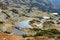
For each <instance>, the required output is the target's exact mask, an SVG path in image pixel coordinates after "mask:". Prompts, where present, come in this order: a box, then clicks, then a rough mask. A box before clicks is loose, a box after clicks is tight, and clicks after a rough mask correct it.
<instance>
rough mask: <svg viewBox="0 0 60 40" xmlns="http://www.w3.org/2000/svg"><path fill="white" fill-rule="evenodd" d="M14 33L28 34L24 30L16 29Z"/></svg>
mask: <svg viewBox="0 0 60 40" xmlns="http://www.w3.org/2000/svg"><path fill="white" fill-rule="evenodd" d="M13 34H27V33H26V32H24V31H22V30H18V29H14V32H13Z"/></svg>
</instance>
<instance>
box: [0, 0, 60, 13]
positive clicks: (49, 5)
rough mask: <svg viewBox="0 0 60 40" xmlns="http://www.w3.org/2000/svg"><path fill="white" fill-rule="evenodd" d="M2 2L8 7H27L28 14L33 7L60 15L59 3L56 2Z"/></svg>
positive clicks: (50, 0) (34, 0)
mask: <svg viewBox="0 0 60 40" xmlns="http://www.w3.org/2000/svg"><path fill="white" fill-rule="evenodd" d="M58 1H59V0H58ZM58 1H57V2H58ZM0 2H2V3H3V4H4V5H6V6H10V7H11V6H12V7H16V8H21V6H22V5H25V6H26V7H29V10H28V12H30V11H31V10H32V8H33V7H36V8H38V9H39V10H42V11H43V12H58V13H60V11H59V10H60V7H59V5H58V4H59V3H57V2H56V1H55V0H1V1H0ZM59 2H60V1H59Z"/></svg>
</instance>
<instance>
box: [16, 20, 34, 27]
mask: <svg viewBox="0 0 60 40" xmlns="http://www.w3.org/2000/svg"><path fill="white" fill-rule="evenodd" d="M29 21H31V19H27V20H24V21H21V22H17V23H16V25H17V26H18V27H20V28H33V27H32V26H31V25H29Z"/></svg>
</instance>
